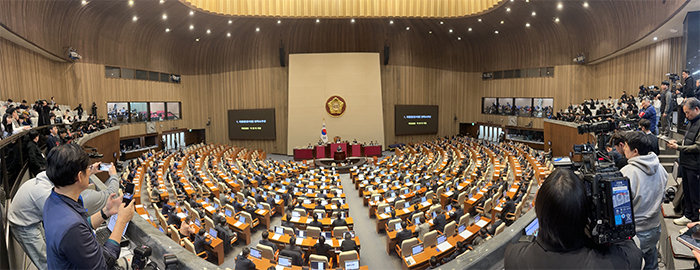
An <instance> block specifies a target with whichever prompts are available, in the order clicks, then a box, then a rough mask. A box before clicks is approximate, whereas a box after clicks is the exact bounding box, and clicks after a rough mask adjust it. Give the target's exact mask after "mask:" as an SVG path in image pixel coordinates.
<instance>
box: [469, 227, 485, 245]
mask: <svg viewBox="0 0 700 270" xmlns="http://www.w3.org/2000/svg"><path fill="white" fill-rule="evenodd" d="M487 237H489V233H488V231H486V228H481V230H479V233H478V234H477V235H476V237H474V241H472V244H474V245H475V246H478V245H481V243H483V242H484V241H486V238H487Z"/></svg>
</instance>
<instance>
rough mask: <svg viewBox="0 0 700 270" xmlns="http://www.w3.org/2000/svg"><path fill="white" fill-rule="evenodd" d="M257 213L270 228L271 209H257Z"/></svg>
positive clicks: (263, 223) (261, 221) (262, 222)
mask: <svg viewBox="0 0 700 270" xmlns="http://www.w3.org/2000/svg"><path fill="white" fill-rule="evenodd" d="M255 215H256V216H258V220H260V223H261V224H262V225H264V226H265V228H266V229H269V228H270V211H268V210H265V209H258V210H255Z"/></svg>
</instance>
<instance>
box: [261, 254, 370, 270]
mask: <svg viewBox="0 0 700 270" xmlns="http://www.w3.org/2000/svg"><path fill="white" fill-rule="evenodd" d="M248 259H250V260H251V261H253V263H254V264H255V269H268V268H270V267H273V268H276V266H277V263H275V262H272V261H270V260H268V259H265V258H260V259H258V258H255V257H253V256H250V255H248ZM280 268H281V269H284V270H302V269H304V268H303V267H301V266H296V265H292V267H281V266H280ZM327 269H342V267H339V268H327ZM360 270H369V267H367V265H360Z"/></svg>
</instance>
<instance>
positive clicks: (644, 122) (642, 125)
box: [639, 119, 661, 156]
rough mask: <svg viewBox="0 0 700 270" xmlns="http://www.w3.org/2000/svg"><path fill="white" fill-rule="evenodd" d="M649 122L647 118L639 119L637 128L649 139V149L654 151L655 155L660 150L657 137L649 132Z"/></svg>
mask: <svg viewBox="0 0 700 270" xmlns="http://www.w3.org/2000/svg"><path fill="white" fill-rule="evenodd" d="M650 126H651V122H650V121H649V120H648V119H641V120H639V129H640V130H642V132H644V135H646V136H647V138H648V139H649V142H648V143H650V144H651V151H652V152H654V153H655V154H656V155H657V156H658V155H659V153H660V152H661V151H660V150H659V138H657V137H656V135H654V133H652V132H651V129H650Z"/></svg>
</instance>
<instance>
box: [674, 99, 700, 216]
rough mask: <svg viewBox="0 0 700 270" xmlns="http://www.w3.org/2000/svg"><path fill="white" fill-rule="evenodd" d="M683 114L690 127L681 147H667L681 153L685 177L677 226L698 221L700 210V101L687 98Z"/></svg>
mask: <svg viewBox="0 0 700 270" xmlns="http://www.w3.org/2000/svg"><path fill="white" fill-rule="evenodd" d="M682 107H683V112H684V113H685V117H686V118H688V119H689V120H690V126H688V129H687V130H686V132H685V137H684V138H683V142H682V144H681V145H678V142H676V140H671V141H669V142H668V143H667V144H666V146H668V148H671V149H676V150H678V152H680V157H679V161H680V165H681V176H682V177H683V204H684V207H683V216H682V217H680V218H678V219H674V220H673V223H675V224H676V225H681V226H682V225H685V224H688V223H689V222H691V221H698V209H700V169H699V168H700V121H698V120H699V119H700V101H699V100H698V99H696V98H687V99H686V100H685V102H683V106H682Z"/></svg>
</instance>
